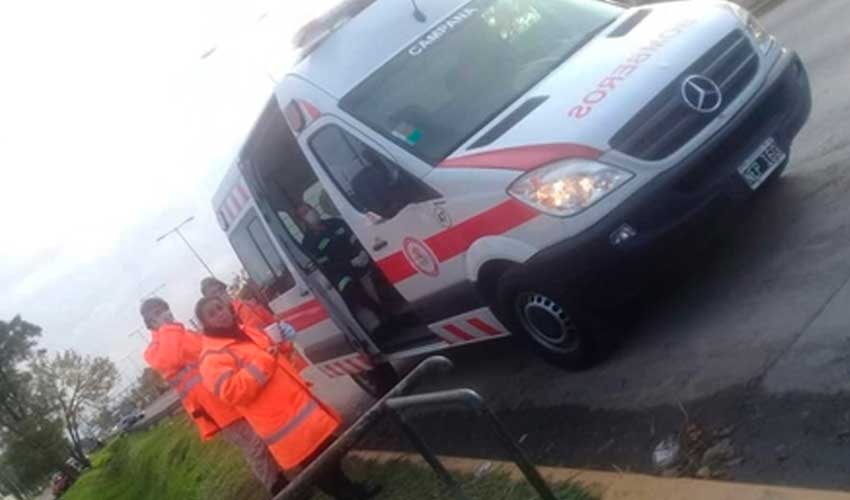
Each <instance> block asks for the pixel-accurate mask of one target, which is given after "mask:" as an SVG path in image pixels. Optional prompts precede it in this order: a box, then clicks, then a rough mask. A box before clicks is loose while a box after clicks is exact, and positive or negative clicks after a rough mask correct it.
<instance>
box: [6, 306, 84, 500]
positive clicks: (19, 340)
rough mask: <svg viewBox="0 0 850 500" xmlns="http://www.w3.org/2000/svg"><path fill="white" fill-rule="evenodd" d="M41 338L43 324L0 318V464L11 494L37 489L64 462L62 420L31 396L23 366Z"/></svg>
mask: <svg viewBox="0 0 850 500" xmlns="http://www.w3.org/2000/svg"><path fill="white" fill-rule="evenodd" d="M40 336H41V328H39V327H38V326H36V325H34V324H32V323H28V322H26V321H24V320H22V319H21V318H20V317H19V316H16V317H15V318H13V319H12V320H11V321H9V322H5V321H0V441H2V445H3V456H2V460H0V468H2V469H3V481H4V484H3V486H4V488H5V489H6V490H8V491H13V492H15V493H20V491H21V490H25V491H30V490H33V491H34V490H36V489H37V488H38V487H39V486H41V485H42V484H43V483H44V481H45V480H46V479H47V478H48V477H49V476H50V474H52V473H53V472H55V471H56V470H58V468H59V467H61V466H62V464H63V463H64V462H65V459H66V458H67V457H68V451H69V449H70V446H69V444H68V442H67V441H66V440H65V438H64V437H63V436H62V424H61V422H60V421H58V420H57V419H55V418H51V415H50V411H49V409H48V408H47V407H46V406H45V405H43V404H42V402H41V401H40V400H39V399H38V398H33V397H32V394H33V392H34V389H35V387H34V386H35V383H34V378H33V376H32V373H30V372H28V371H26V370H25V369H24V368H25V365H26V363H27V362H28V361H31V360H32V359H33V357H34V356H36V353H35V352H33V349H34V348H35V346H36V343H37V340H38V338H39V337H40ZM12 479H14V480H12Z"/></svg>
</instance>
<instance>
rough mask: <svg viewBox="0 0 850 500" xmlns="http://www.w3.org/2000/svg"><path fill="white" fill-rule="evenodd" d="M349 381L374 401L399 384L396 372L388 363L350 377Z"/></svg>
mask: <svg viewBox="0 0 850 500" xmlns="http://www.w3.org/2000/svg"><path fill="white" fill-rule="evenodd" d="M351 379H352V380H353V381H354V383H355V384H357V385H358V386H360V388H361V389H363V390H364V391H366V393H367V394H369V395H370V396H372V397H373V398H375V399H380V398H382V397H384V396H385V395H386V394H387V393H388V392H390V390H391V389H392V388H393V387H395V386H396V384H398V382H399V378H398V372H396V371H395V368H393V365H391V364H390V363H381V364H379V365H377V366H375V367H374V368H373V369H371V370H369V371H367V372H360V373H356V374H354V375H351Z"/></svg>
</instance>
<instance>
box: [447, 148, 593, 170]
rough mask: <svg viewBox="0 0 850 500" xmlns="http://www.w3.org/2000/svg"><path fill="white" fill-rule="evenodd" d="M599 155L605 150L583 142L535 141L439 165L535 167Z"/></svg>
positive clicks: (529, 168)
mask: <svg viewBox="0 0 850 500" xmlns="http://www.w3.org/2000/svg"><path fill="white" fill-rule="evenodd" d="M600 156H602V151H600V150H598V149H596V148H592V147H590V146H583V145H581V144H569V143H555V144H535V145H531V146H518V147H513V148H504V149H495V150H493V151H486V152H484V153H475V154H471V155H465V156H458V157H456V158H447V159H445V160H443V161H442V162H441V163H440V164H439V165H437V166H438V167H441V168H496V169H508V170H532V169H535V168H537V167H542V166H543V165H546V164H547V163H552V162H554V161H558V160H566V159H569V158H586V159H591V160H595V159H597V158H599V157H600Z"/></svg>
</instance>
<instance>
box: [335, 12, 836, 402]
mask: <svg viewBox="0 0 850 500" xmlns="http://www.w3.org/2000/svg"><path fill="white" fill-rule="evenodd" d="M847 7H848V4H847V1H846V0H788V1H786V2H784V3H783V4H781V5H779V6H778V7H776V8H775V9H774V10H773V11H771V12H769V13H768V14H766V15H765V16H764V18H763V21H764V23H765V24H766V25H767V26H768V28H769V29H771V30H772V31H773V32H774V33H775V34H776V35H777V36H778V37H779V38H780V39H781V40H782V41H783V42H784V43H786V44H787V45H788V46H790V47H793V48H795V49H796V50H797V51H798V52H799V53H800V55H801V57H802V58H803V60H804V61H805V63H806V64H807V66H808V69H809V71H810V74H811V79H812V83H813V88H814V95H815V106H814V110H813V114H812V118H811V120H810V122H809V125H808V126H807V128H806V129H804V131H803V133H802V135H801V136H800V137H799V139H798V141H797V142H796V144H795V147H794V151H793V156H792V165H791V167H790V168H789V170H788V172H787V173H786V175H785V178H784V179H783V181H782V182H781V183H780V184H779V185H778V186H777V187H776V189H773V190H772V191H770V192H766V193H765V194H764V196H762V197H761V198H760V199H757V200H756V201H755V202H754V203H752V205H751V206H749V208H748V210H746V211H745V213H743V214H742V216H741V217H740V219H739V220H738V221H737V226H736V227H734V228H732V230H731V233H730V234H725V235H723V236H722V237H721V239H720V241H719V242H718V243H717V244H716V245H715V247H714V248H713V249H711V250H710V251H709V252H708V253H707V255H704V256H700V257H698V258H695V259H694V265H693V269H691V270H690V272H689V273H688V274H687V275H686V276H683V277H682V280H681V282H680V283H677V284H675V285H674V286H672V287H670V289H666V290H665V291H663V292H653V294H654V295H655V296H653V297H650V298H649V300H648V301H647V302H648V306H647V307H646V310H644V311H643V312H642V315H641V319H640V320H638V322H637V324H635V325H634V328H633V329H628V330H625V331H623V332H622V333H623V335H624V337H625V340H624V342H623V345H622V346H621V347H620V349H619V350H618V351H617V352H616V353H615V354H614V357H613V358H612V359H610V360H609V361H608V362H606V363H604V364H603V365H602V366H599V367H597V368H595V369H593V370H590V371H587V372H584V373H579V374H567V373H563V372H561V371H558V370H556V369H553V368H552V367H549V366H547V365H546V364H544V363H542V362H540V361H539V360H538V359H537V358H535V357H534V356H532V355H528V354H525V353H522V352H517V351H516V350H515V349H512V348H511V347H510V345H508V344H507V343H502V344H495V345H488V346H480V347H475V348H474V349H473V348H469V349H466V350H460V351H454V352H453V353H452V356H453V357H454V358H455V359H456V360H457V362H458V365H459V366H458V369H457V371H456V373H455V374H454V375H453V376H452V377H450V378H449V379H448V380H447V381H446V384H445V385H447V386H458V385H464V386H470V387H473V388H475V389H478V390H479V391H480V392H482V393H483V394H484V395H485V396H486V397H488V399H489V400H490V401H492V402H493V403H494V404H495V405H496V406H497V407H499V408H502V409H515V408H519V407H522V408H527V407H549V406H558V405H564V404H582V405H588V406H592V407H598V408H624V409H628V408H642V407H647V406H653V405H657V404H664V403H676V402H679V401H689V400H693V399H697V398H700V397H704V396H707V395H710V394H713V393H715V392H717V391H718V390H721V389H724V388H727V387H729V386H733V385H738V384H743V383H750V382H753V381H757V382H760V383H763V386H764V387H765V388H766V389H767V390H768V391H771V392H776V393H781V392H785V391H812V392H822V393H830V392H832V391H836V390H840V389H850V281H848V280H850V175H848V170H847V167H848V164H850V161H848V160H847V158H848V157H850V129H848V127H847V124H848V123H850V90H848V86H847V82H850V57H848V54H847V48H848V47H850V31H848V30H846V26H847V24H848V22H850V10H848V9H847ZM320 385H321V386H322V387H323V390H324V391H327V390H328V388H327V385H326V384H320ZM330 391H331V393H333V398H334V399H335V400H336V401H339V402H343V401H345V402H347V403H346V404H348V406H349V408H352V409H353V408H356V407H358V405H361V406H362V405H363V404H366V403H365V402H366V401H368V400H367V399H363V398H362V395H361V393H359V392H357V390H356V389H352V388H351V387H350V386H349V387H339V386H338V387H335V388H332V389H330ZM349 391H353V392H349ZM348 394H352V395H354V397H347V395H348Z"/></svg>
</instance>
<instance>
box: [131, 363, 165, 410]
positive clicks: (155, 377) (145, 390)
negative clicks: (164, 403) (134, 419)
mask: <svg viewBox="0 0 850 500" xmlns="http://www.w3.org/2000/svg"><path fill="white" fill-rule="evenodd" d="M168 389H169V386H168V384H167V383H166V382H165V380H163V379H162V377H161V376H160V375H159V373H157V372H156V371H155V370H153V369H152V368H150V367H147V368H145V369H144V371H142V374H141V375H139V378H138V379H136V385H135V387H133V390H132V391H131V392H130V399H131V401H132V402H133V406H135V407H136V408H142V407H144V406H147V405H149V404H151V403H152V402H154V400H156V398H158V397H160V396H162V395H163V394H165V393H166V392H167V391H168Z"/></svg>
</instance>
